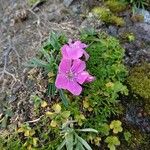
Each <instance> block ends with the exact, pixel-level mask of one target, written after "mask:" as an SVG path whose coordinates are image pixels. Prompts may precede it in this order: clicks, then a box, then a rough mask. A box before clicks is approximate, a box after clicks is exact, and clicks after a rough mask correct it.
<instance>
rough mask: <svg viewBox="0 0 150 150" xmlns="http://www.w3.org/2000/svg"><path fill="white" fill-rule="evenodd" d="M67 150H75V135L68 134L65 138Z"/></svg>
mask: <svg viewBox="0 0 150 150" xmlns="http://www.w3.org/2000/svg"><path fill="white" fill-rule="evenodd" d="M65 139H66V148H67V150H73V133H68V134H67V135H66V136H65Z"/></svg>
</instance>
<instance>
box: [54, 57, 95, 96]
mask: <svg viewBox="0 0 150 150" xmlns="http://www.w3.org/2000/svg"><path fill="white" fill-rule="evenodd" d="M85 68H86V65H85V62H84V61H82V60H80V59H75V60H71V59H62V60H61V62H60V65H59V69H58V74H57V78H56V82H55V85H56V87H57V88H58V89H66V90H68V91H70V92H71V93H72V94H73V95H80V94H81V92H82V87H81V85H82V84H83V83H85V82H91V81H93V79H94V77H92V76H91V75H89V73H88V72H87V71H85Z"/></svg>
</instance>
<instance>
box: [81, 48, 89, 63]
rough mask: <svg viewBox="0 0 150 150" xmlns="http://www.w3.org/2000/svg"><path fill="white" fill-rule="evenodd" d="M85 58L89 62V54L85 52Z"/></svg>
mask: <svg viewBox="0 0 150 150" xmlns="http://www.w3.org/2000/svg"><path fill="white" fill-rule="evenodd" d="M83 54H84V56H85V60H86V61H87V60H88V59H89V57H90V56H89V54H88V53H87V52H86V51H85V50H84V52H83Z"/></svg>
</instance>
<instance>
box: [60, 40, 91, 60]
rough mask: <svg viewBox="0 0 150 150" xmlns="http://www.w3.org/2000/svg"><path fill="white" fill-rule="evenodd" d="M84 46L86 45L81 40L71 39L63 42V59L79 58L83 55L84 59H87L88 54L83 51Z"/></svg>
mask: <svg viewBox="0 0 150 150" xmlns="http://www.w3.org/2000/svg"><path fill="white" fill-rule="evenodd" d="M86 47H87V45H86V44H84V43H82V42H81V41H75V42H74V43H73V42H72V40H69V42H68V44H65V45H64V46H63V47H62V55H63V58H64V59H79V58H81V57H82V56H83V55H84V56H85V60H88V59H89V55H88V53H87V52H86V51H85V48H86Z"/></svg>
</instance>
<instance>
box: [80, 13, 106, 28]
mask: <svg viewBox="0 0 150 150" xmlns="http://www.w3.org/2000/svg"><path fill="white" fill-rule="evenodd" d="M102 25H103V23H102V22H101V21H100V20H98V19H97V18H95V17H94V16H93V15H92V14H91V13H89V15H88V16H87V18H86V19H84V21H83V22H82V23H81V25H80V28H82V29H83V28H94V29H100V28H101V27H102Z"/></svg>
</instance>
